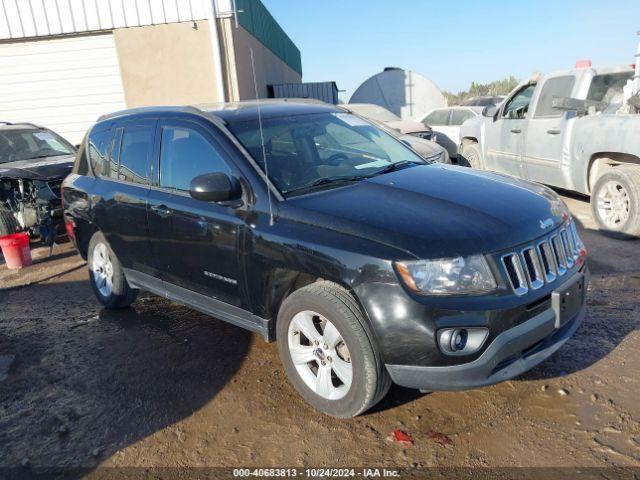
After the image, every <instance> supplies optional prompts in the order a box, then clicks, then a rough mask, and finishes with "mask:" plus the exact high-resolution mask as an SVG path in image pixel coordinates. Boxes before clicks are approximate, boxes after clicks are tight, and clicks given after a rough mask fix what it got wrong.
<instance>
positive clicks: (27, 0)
mask: <svg viewBox="0 0 640 480" xmlns="http://www.w3.org/2000/svg"><path fill="white" fill-rule="evenodd" d="M211 1H212V0H0V40H8V39H20V38H31V37H42V36H52V35H65V34H74V33H85V32H94V31H100V30H112V29H114V28H122V27H138V26H143V25H158V24H162V23H174V22H186V21H192V20H204V19H206V18H207V14H208V9H209V8H210V5H211ZM217 3H218V11H220V12H228V11H230V10H231V7H232V3H231V0H217Z"/></svg>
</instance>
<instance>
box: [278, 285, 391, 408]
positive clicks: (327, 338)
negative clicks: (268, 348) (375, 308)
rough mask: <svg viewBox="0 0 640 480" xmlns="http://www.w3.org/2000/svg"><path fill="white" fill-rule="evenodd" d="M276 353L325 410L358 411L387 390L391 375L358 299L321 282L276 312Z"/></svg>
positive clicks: (299, 386)
mask: <svg viewBox="0 0 640 480" xmlns="http://www.w3.org/2000/svg"><path fill="white" fill-rule="evenodd" d="M276 328H277V331H276V334H277V339H278V351H279V353H280V359H281V360H282V363H283V365H284V369H285V371H286V372H287V375H288V377H289V380H290V381H291V383H292V384H293V386H294V388H295V389H296V390H297V391H298V393H299V394H300V395H301V396H302V397H303V398H304V399H305V400H306V401H307V402H309V403H310V404H311V405H312V406H313V407H315V408H316V409H317V410H320V411H321V412H324V413H326V414H328V415H331V416H333V417H338V418H350V417H355V416H356V415H359V414H360V413H362V412H364V411H365V410H367V409H369V408H370V407H372V406H373V405H374V404H376V403H377V402H379V401H380V400H381V399H382V398H383V397H384V396H385V395H386V393H387V392H388V390H389V387H390V386H391V379H390V377H389V374H388V373H387V371H386V369H385V367H384V365H382V363H381V360H380V356H379V355H378V353H377V351H376V348H375V346H374V344H373V342H372V340H371V333H370V331H369V329H368V328H367V324H366V320H365V318H364V315H363V314H362V312H361V310H360V308H359V307H358V304H357V303H356V301H355V300H354V298H353V297H352V296H351V295H350V294H349V293H348V292H347V291H346V290H344V289H343V288H341V287H340V286H338V285H336V284H334V283H332V282H327V281H321V282H317V283H314V284H311V285H308V286H306V287H303V288H301V289H300V290H297V291H295V292H294V293H292V294H291V295H289V296H288V297H287V298H286V299H285V301H284V302H283V303H282V306H281V308H280V311H279V312H278V323H277V327H276Z"/></svg>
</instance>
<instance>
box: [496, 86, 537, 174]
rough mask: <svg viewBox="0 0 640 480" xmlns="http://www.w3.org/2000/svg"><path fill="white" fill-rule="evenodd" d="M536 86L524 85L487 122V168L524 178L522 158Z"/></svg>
mask: <svg viewBox="0 0 640 480" xmlns="http://www.w3.org/2000/svg"><path fill="white" fill-rule="evenodd" d="M534 89H535V85H525V86H523V87H522V88H521V89H520V90H518V91H517V92H516V93H515V94H514V95H513V96H512V97H511V98H510V99H509V100H507V102H505V104H504V106H503V107H502V108H501V109H500V111H499V112H498V114H497V118H496V119H495V120H494V121H493V122H489V123H487V128H486V136H485V141H486V154H485V168H486V169H487V170H494V171H496V172H502V173H506V174H508V175H513V176H514V177H521V178H524V172H523V167H522V157H523V155H524V139H525V135H526V129H527V123H528V121H527V112H528V108H529V103H530V102H531V96H532V95H533V91H534Z"/></svg>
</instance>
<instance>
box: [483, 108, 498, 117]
mask: <svg viewBox="0 0 640 480" xmlns="http://www.w3.org/2000/svg"><path fill="white" fill-rule="evenodd" d="M496 113H498V107H496V106H495V105H487V106H486V107H484V108H483V109H482V116H483V117H491V118H493V117H495V116H496Z"/></svg>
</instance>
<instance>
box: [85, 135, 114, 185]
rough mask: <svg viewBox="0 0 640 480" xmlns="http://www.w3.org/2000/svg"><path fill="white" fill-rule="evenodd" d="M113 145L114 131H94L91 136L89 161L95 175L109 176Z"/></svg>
mask: <svg viewBox="0 0 640 480" xmlns="http://www.w3.org/2000/svg"><path fill="white" fill-rule="evenodd" d="M112 143H113V131H112V130H110V129H104V130H98V131H96V130H94V131H92V132H91V135H89V161H90V162H91V169H92V170H93V174H94V175H107V173H108V171H109V164H108V162H109V157H110V156H111V146H112Z"/></svg>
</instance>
